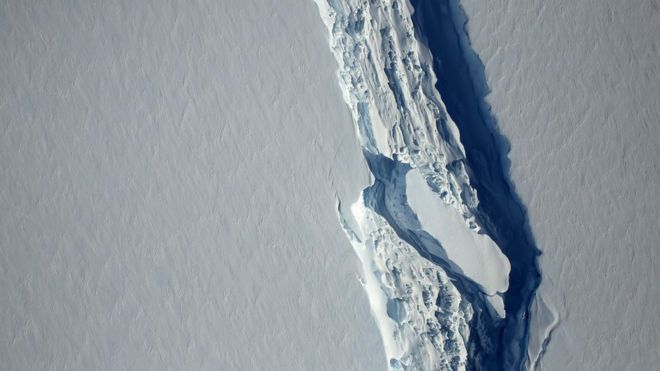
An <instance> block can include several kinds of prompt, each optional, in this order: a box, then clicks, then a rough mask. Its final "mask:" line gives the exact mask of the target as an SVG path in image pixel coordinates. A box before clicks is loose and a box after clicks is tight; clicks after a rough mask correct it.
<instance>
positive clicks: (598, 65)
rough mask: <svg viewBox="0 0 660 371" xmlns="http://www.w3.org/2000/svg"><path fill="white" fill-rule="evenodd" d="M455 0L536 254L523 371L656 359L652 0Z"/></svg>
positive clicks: (657, 74)
mask: <svg viewBox="0 0 660 371" xmlns="http://www.w3.org/2000/svg"><path fill="white" fill-rule="evenodd" d="M461 4H462V5H463V7H464V9H465V14H466V15H467V19H468V20H469V22H468V25H467V29H468V32H469V35H470V38H471V41H472V47H473V48H474V50H475V51H476V52H477V54H478V55H479V57H480V58H481V60H482V61H483V64H484V66H485V77H486V79H487V82H488V85H489V87H490V89H491V91H490V94H489V95H488V98H487V100H488V102H489V103H490V104H491V105H492V110H493V113H494V116H495V117H496V118H497V122H498V125H499V128H500V131H501V133H502V134H503V135H504V136H505V137H506V138H507V139H508V140H509V141H510V145H511V146H510V148H511V152H510V153H509V157H510V159H511V169H510V170H511V177H512V179H513V181H514V183H515V185H516V188H517V191H518V192H519V194H520V196H521V198H522V199H523V201H524V204H525V205H526V206H527V208H528V214H529V218H530V224H531V229H532V231H533V233H534V236H535V238H536V241H537V244H538V247H539V248H540V249H541V250H542V251H543V255H542V256H541V257H540V267H541V271H542V272H543V281H542V283H541V286H540V288H539V291H538V293H539V295H538V296H537V300H536V302H535V304H534V309H533V312H532V313H533V319H532V329H531V334H532V335H533V337H532V338H531V339H530V348H529V350H530V352H535V351H537V350H539V349H541V345H542V344H541V342H542V339H541V338H542V336H543V335H544V333H547V332H548V331H549V330H551V329H554V330H553V331H552V335H551V340H550V342H549V344H548V347H547V349H546V350H545V355H544V356H543V357H542V358H541V362H540V365H537V366H539V367H537V369H543V370H655V369H658V367H660V366H659V365H660V350H659V349H660V348H658V344H660V312H659V311H658V310H657V308H658V307H660V285H658V281H660V275H659V274H658V269H659V268H660V248H659V246H660V197H658V189H660V167H659V166H658V163H659V162H658V153H660V123H659V117H660V36H659V35H660V2H658V1H657V0H632V1H617V0H602V1H572V0H556V1H512V0H495V1H478V0H461ZM475 72H478V71H475ZM530 366H532V364H530Z"/></svg>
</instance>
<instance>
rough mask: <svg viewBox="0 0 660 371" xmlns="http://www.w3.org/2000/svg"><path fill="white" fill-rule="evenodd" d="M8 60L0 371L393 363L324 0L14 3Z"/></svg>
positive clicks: (362, 176) (362, 170) (362, 169)
mask: <svg viewBox="0 0 660 371" xmlns="http://www.w3.org/2000/svg"><path fill="white" fill-rule="evenodd" d="M0 66H2V67H1V70H0V169H1V175H0V298H1V299H0V334H1V335H0V369H3V370H46V369H53V370H62V369H67V370H103V369H106V370H167V369H172V370H198V369H209V370H218V369H221V370H256V369H262V370H354V369H355V370H357V369H364V370H378V369H384V368H386V364H385V361H384V359H383V355H382V341H381V339H380V337H379V336H378V332H377V331H376V328H375V326H374V325H373V320H372V317H371V315H370V313H369V304H368V301H367V298H366V297H365V295H364V293H363V290H362V287H361V286H360V283H359V281H358V279H356V274H357V273H358V272H360V270H361V267H360V265H359V261H358V259H356V258H355V254H354V252H353V249H352V248H351V246H350V243H349V241H347V239H346V237H345V234H344V233H343V232H342V229H341V226H340V225H339V223H338V222H337V218H336V214H335V212H334V206H335V204H336V197H339V198H340V199H347V198H351V199H355V197H356V195H357V194H359V192H360V190H361V189H362V188H363V187H364V185H365V184H368V182H369V177H368V170H367V168H366V166H365V165H364V161H363V159H362V155H361V152H360V149H359V144H358V143H357V141H356V139H355V134H354V131H353V126H352V122H351V117H350V113H349V110H348V109H347V107H346V105H345V103H344V102H343V101H342V97H341V91H340V89H339V87H338V86H337V83H336V76H335V73H334V71H335V70H336V63H335V61H334V59H333V57H332V54H331V52H330V51H329V50H328V47H327V42H326V33H325V30H324V28H323V25H322V23H321V22H320V20H319V17H318V11H317V9H316V7H315V6H314V3H312V2H311V1H294V0H278V1H258V0H223V1H206V0H204V1H193V2H191V1H129V0H126V1H98V2H84V1H83V2H77V1H62V0H47V1H4V2H2V3H0ZM437 277H439V278H435V276H433V277H429V280H435V279H440V280H442V279H445V278H444V277H443V276H437Z"/></svg>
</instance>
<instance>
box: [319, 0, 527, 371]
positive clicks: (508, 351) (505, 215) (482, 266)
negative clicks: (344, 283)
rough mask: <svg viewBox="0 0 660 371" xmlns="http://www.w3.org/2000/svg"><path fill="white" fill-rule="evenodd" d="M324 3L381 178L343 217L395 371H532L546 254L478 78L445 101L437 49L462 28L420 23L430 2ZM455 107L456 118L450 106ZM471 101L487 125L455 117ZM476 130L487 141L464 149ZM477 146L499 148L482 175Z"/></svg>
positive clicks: (350, 99) (349, 94) (342, 74)
mask: <svg viewBox="0 0 660 371" xmlns="http://www.w3.org/2000/svg"><path fill="white" fill-rule="evenodd" d="M316 2H317V4H318V6H319V10H320V13H321V17H322V19H323V21H324V22H325V24H326V26H327V29H328V32H329V44H330V48H331V49H332V51H333V52H334V55H335V57H336V59H337V62H338V64H339V73H338V75H339V82H340V85H341V87H342V90H343V92H344V99H345V100H346V103H347V104H348V105H349V107H350V108H351V112H352V113H353V119H354V122H355V124H356V131H357V133H358V137H359V139H360V143H361V145H362V147H363V152H364V155H365V158H366V159H367V162H368V164H369V167H370V170H371V173H372V174H373V176H374V181H373V184H372V185H371V186H370V187H367V188H366V189H365V190H364V191H363V192H362V194H361V196H360V198H359V200H358V201H357V203H355V204H353V206H351V207H350V208H347V207H342V205H341V204H340V207H339V214H340V219H341V221H342V225H343V226H344V229H345V230H346V233H347V235H348V236H349V239H350V240H351V242H352V243H353V246H354V247H355V250H356V252H357V253H358V255H359V257H360V259H361V260H362V262H363V265H364V270H365V281H364V284H365V287H366V290H367V293H368V296H369V299H370V303H371V306H372V311H373V313H374V316H375V318H376V321H377V323H378V326H379V328H380V331H381V334H382V336H383V340H384V343H385V350H386V355H387V357H388V361H389V364H390V367H391V368H393V369H399V368H402V369H407V370H426V369H433V370H436V369H465V368H470V369H487V370H494V369H518V368H520V367H521V365H522V364H523V363H524V360H525V349H526V344H527V336H528V335H527V327H528V326H527V325H528V318H529V316H528V315H527V310H528V308H529V306H530V300H531V298H532V293H533V291H534V289H535V287H536V285H537V284H538V272H537V271H536V268H535V267H536V264H535V258H536V251H537V250H536V249H535V247H534V245H533V244H532V243H530V242H529V238H528V235H527V233H526V229H525V223H524V221H525V219H524V212H523V209H522V208H521V207H520V205H519V203H518V202H517V199H516V198H515V195H513V194H512V192H511V191H510V189H509V187H508V183H507V182H506V179H504V176H505V175H506V174H505V173H504V171H503V170H502V168H501V166H500V160H501V158H500V157H501V156H499V155H498V151H497V148H495V147H494V146H495V142H494V141H493V140H492V134H491V132H490V128H489V127H488V126H486V123H485V122H483V121H484V120H482V119H481V118H480V117H478V116H479V110H478V108H480V106H478V105H477V103H478V102H477V100H476V98H475V96H474V95H475V94H474V93H473V90H474V89H473V88H472V82H471V80H469V76H467V75H466V76H465V78H464V79H463V78H457V79H455V80H454V81H450V83H451V84H453V85H452V86H451V89H450V90H453V89H454V88H455V89H457V90H459V94H451V91H443V92H441V93H439V92H438V90H436V85H435V84H436V77H435V73H434V68H435V66H434V59H435V58H436V55H435V52H434V55H433V56H431V54H430V52H429V49H427V48H426V44H425V43H424V41H426V40H428V41H429V44H428V45H431V46H432V47H431V49H433V47H434V46H435V45H434V44H433V43H437V42H438V40H440V42H442V41H443V38H447V37H448V36H451V37H453V38H454V39H455V34H456V33H455V31H454V28H453V24H454V23H453V20H452V19H442V18H440V17H438V19H437V20H438V21H440V22H443V24H445V25H447V26H448V27H444V28H441V30H440V31H438V32H435V31H436V30H431V29H430V28H429V27H424V23H426V22H425V20H423V19H420V18H419V17H414V16H413V11H414V8H413V4H415V3H417V5H419V2H413V4H411V3H409V2H408V1H387V0H383V1H361V0H317V1H316ZM441 3H444V2H441ZM434 7H435V5H432V6H431V9H430V10H432V11H433V12H436V11H437V12H440V10H441V9H440V8H437V9H436V8H434ZM428 14H431V15H434V14H436V13H428ZM437 15H438V16H439V15H440V13H437ZM445 18H446V17H445ZM414 19H416V21H414ZM434 21H435V19H433V20H432V22H434ZM427 25H428V24H427ZM431 31H433V32H431ZM436 33H437V35H436ZM431 36H433V37H434V38H435V39H434V40H435V41H433V42H431V39H430V37H431ZM436 36H437V37H436ZM454 44H455V45H449V47H450V48H451V49H450V51H451V53H453V55H454V59H455V60H456V62H461V63H453V64H452V63H447V64H446V65H447V66H450V68H452V71H454V70H455V71H456V72H457V74H458V75H463V72H464V71H463V70H465V71H467V69H465V68H464V66H465V63H462V61H459V59H462V53H461V51H460V50H459V49H460V48H459V44H458V43H457V42H455V43H454ZM446 56H447V54H443V55H442V57H446ZM456 57H458V58H456ZM439 81H440V83H442V82H443V80H442V79H440V80H439ZM466 88H467V89H466ZM441 90H442V89H441ZM468 90H469V94H463V93H464V92H466V91H468ZM446 93H447V94H446ZM441 94H442V98H441ZM461 94H463V95H461ZM446 96H449V97H451V102H452V105H451V106H449V105H448V106H445V102H444V101H443V100H444V98H445V97H446ZM457 99H458V100H459V101H460V100H465V101H466V105H467V106H468V107H469V108H474V107H476V108H477V109H475V110H474V115H476V116H477V117H476V118H475V117H471V116H469V115H467V116H466V115H461V114H458V115H457V116H456V117H458V118H460V121H459V122H457V123H458V125H457V124H456V123H455V122H454V120H453V118H454V117H453V116H452V117H450V115H451V111H452V109H453V110H454V112H456V107H458V106H459V103H456V100H457ZM466 128H468V129H469V130H466V132H467V134H468V135H471V136H473V137H474V138H476V139H473V140H472V141H470V140H469V139H470V138H463V137H462V135H463V130H465V129H466ZM459 129H460V132H459ZM464 139H468V142H466V143H468V144H470V146H469V147H466V148H467V149H468V150H470V151H474V150H475V148H476V147H478V146H475V145H474V142H475V141H477V142H479V143H478V144H481V142H485V143H487V145H488V146H490V147H487V148H486V149H485V150H491V149H492V151H490V152H485V153H486V155H488V157H486V160H487V161H486V162H482V164H485V165H484V166H481V164H479V163H476V162H475V164H476V165H480V166H477V168H476V169H470V168H468V166H467V164H468V163H469V162H470V156H468V157H466V150H465V148H464V146H463V144H462V142H463V141H464ZM479 149H481V148H479ZM472 158H474V156H472ZM491 163H494V164H495V165H497V166H490V165H489V164H491ZM475 176H476V177H482V179H481V180H479V179H477V180H475V179H474V178H473V177H475ZM473 184H477V185H478V187H477V189H475V188H474V187H473V186H472V185H473ZM479 187H480V188H479ZM482 192H483V193H482ZM477 193H479V196H477ZM482 195H485V196H486V202H485V203H484V204H481V203H480V199H481V196H482ZM342 201H344V202H345V203H347V202H346V201H348V200H345V199H343V200H342ZM349 209H350V210H349ZM349 211H350V212H349ZM496 241H498V242H499V244H501V246H500V245H498V243H496ZM422 272H423V273H422ZM445 276H448V277H450V278H451V280H447V279H446V278H445ZM510 277H513V281H511V282H510ZM510 283H512V285H511V286H510ZM438 285H439V288H438V287H437V286H438ZM438 325H439V327H438Z"/></svg>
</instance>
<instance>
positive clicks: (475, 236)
mask: <svg viewBox="0 0 660 371" xmlns="http://www.w3.org/2000/svg"><path fill="white" fill-rule="evenodd" d="M406 198H407V200H408V205H409V206H410V208H411V209H412V210H413V211H414V212H415V214H416V215H417V219H418V220H419V223H420V224H421V227H422V229H424V230H425V231H426V232H428V233H429V234H431V235H432V236H433V237H434V238H435V239H436V240H437V241H438V242H439V243H440V245H441V246H442V248H443V249H444V252H445V254H446V255H447V258H448V260H449V263H453V264H455V265H456V267H458V268H459V269H460V270H461V271H462V273H463V275H465V276H466V277H468V278H470V279H471V280H473V281H474V282H476V283H477V284H478V285H479V286H480V287H481V289H482V291H483V292H484V293H485V294H486V295H488V296H491V297H492V296H494V295H496V294H498V293H503V292H506V290H507V289H508V288H509V271H510V270H511V264H510V263H509V260H508V259H507V258H506V256H505V255H504V254H503V253H502V251H500V249H499V247H498V246H497V244H495V242H494V241H493V240H492V239H491V238H490V237H489V236H488V235H485V234H481V233H477V232H475V231H473V230H471V229H469V228H468V227H467V226H466V224H465V220H464V219H463V217H462V216H461V215H460V214H459V212H458V210H456V209H454V208H453V207H451V206H450V205H447V204H446V203H445V202H444V201H443V200H442V199H441V198H440V197H439V196H438V195H437V194H436V193H434V192H433V190H431V188H430V187H429V186H428V185H427V183H426V180H425V179H424V177H423V176H422V174H420V172H419V171H418V170H417V169H411V170H410V171H408V173H407V174H406ZM491 299H492V300H489V301H490V302H491V304H494V303H497V302H498V301H499V302H501V300H497V298H491ZM493 307H494V308H495V310H496V311H497V312H498V313H499V314H500V316H502V317H503V316H504V315H503V314H504V308H503V307H502V306H500V305H493Z"/></svg>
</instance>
